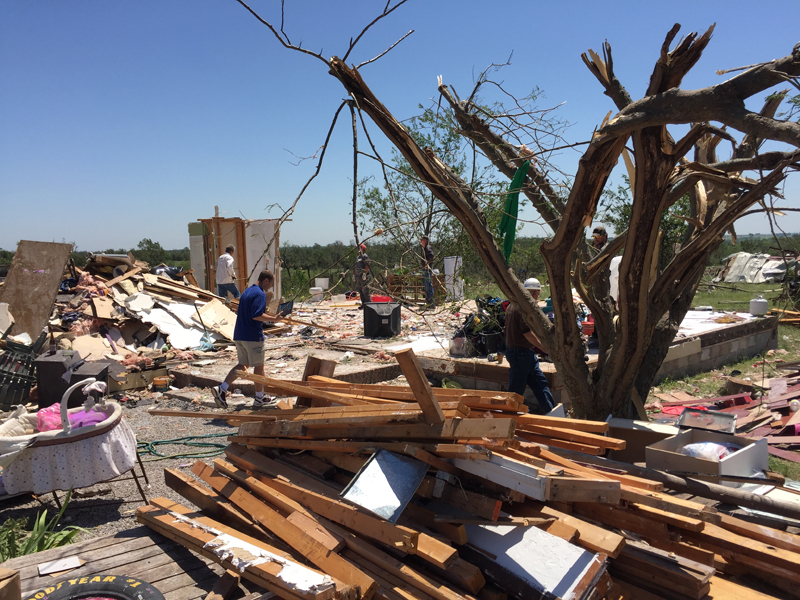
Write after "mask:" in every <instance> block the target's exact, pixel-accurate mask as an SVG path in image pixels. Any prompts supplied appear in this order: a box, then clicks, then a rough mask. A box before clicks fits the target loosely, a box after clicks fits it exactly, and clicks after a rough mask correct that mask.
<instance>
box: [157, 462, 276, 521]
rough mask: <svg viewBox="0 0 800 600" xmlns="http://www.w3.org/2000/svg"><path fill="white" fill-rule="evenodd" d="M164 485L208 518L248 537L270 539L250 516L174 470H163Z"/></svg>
mask: <svg viewBox="0 0 800 600" xmlns="http://www.w3.org/2000/svg"><path fill="white" fill-rule="evenodd" d="M164 483H166V484H167V486H168V487H169V488H171V489H173V490H175V491H176V492H178V493H179V494H180V495H181V496H183V497H184V498H186V499H187V500H188V501H189V502H191V503H192V504H194V505H195V506H197V507H198V508H199V509H200V510H202V511H203V512H204V513H206V514H207V515H208V516H210V517H213V518H215V519H217V520H218V521H224V522H225V523H229V524H230V525H232V526H233V527H234V528H236V529H240V530H241V531H244V532H247V533H249V534H250V535H253V534H255V535H256V536H258V535H261V536H265V537H271V536H268V534H266V532H265V531H264V530H263V529H261V527H260V526H258V525H256V524H255V523H254V522H253V520H252V518H250V516H248V515H246V514H244V513H242V512H240V511H239V510H238V509H237V508H235V507H234V506H231V504H230V503H228V502H226V501H225V500H224V498H223V497H222V496H220V495H219V494H217V493H216V492H213V491H212V490H210V489H208V488H207V487H205V486H203V485H200V484H199V483H198V482H197V480H195V479H193V478H192V477H189V476H188V475H186V474H184V473H181V472H180V471H178V470H176V469H164Z"/></svg>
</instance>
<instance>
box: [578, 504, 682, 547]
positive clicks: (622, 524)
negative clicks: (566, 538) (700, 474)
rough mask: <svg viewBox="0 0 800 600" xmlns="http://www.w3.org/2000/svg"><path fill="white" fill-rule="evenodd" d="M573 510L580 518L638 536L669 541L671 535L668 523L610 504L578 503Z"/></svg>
mask: <svg viewBox="0 0 800 600" xmlns="http://www.w3.org/2000/svg"><path fill="white" fill-rule="evenodd" d="M572 510H573V511H574V513H575V514H576V515H578V516H583V517H586V518H588V519H592V520H593V521H597V522H598V523H603V524H604V525H609V526H611V527H617V528H619V529H622V530H625V531H630V532H633V533H636V534H638V535H642V536H647V537H654V538H657V539H662V540H669V539H671V538H670V533H669V529H668V528H667V525H666V523H663V522H659V521H655V520H653V519H651V518H650V517H649V516H646V515H642V514H637V513H633V512H632V511H629V510H624V509H622V508H618V507H614V506H610V505H608V504H595V503H588V502H576V503H574V504H573V505H572Z"/></svg>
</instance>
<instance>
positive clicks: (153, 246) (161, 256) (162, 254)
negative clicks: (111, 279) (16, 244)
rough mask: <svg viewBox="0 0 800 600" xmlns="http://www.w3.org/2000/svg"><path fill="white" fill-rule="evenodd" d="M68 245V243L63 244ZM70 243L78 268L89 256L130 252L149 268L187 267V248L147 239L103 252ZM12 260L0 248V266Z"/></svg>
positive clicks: (9, 253)
mask: <svg viewBox="0 0 800 600" xmlns="http://www.w3.org/2000/svg"><path fill="white" fill-rule="evenodd" d="M65 243H70V242H65ZM71 243H72V248H73V250H72V254H71V257H72V260H73V261H75V264H76V265H77V266H79V267H84V266H86V261H87V260H88V259H89V254H128V252H132V253H133V256H134V257H135V258H136V259H137V260H142V261H144V262H146V263H147V264H149V265H150V266H156V265H160V264H162V263H163V264H165V265H168V266H176V267H187V268H188V266H189V247H188V246H187V247H186V248H180V249H178V250H165V249H164V248H162V247H161V244H159V243H158V242H154V241H153V240H151V239H149V238H145V239H143V240H142V241H141V242H139V244H138V245H137V246H136V247H135V248H129V249H125V248H107V249H105V250H95V251H88V250H79V249H78V245H77V244H76V243H75V242H71ZM12 258H14V251H13V250H3V249H2V248H0V264H5V265H7V264H10V263H11V259H12Z"/></svg>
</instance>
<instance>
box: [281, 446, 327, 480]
mask: <svg viewBox="0 0 800 600" xmlns="http://www.w3.org/2000/svg"><path fill="white" fill-rule="evenodd" d="M280 461H281V462H285V463H286V464H288V465H290V466H292V467H294V468H295V469H301V470H302V471H305V472H306V473H308V474H310V475H313V476H314V477H318V478H319V479H330V477H331V476H333V474H334V473H335V472H336V469H335V468H334V467H333V466H332V465H330V464H328V463H326V462H325V461H322V460H320V459H318V458H316V457H314V456H311V455H310V454H290V453H288V452H287V453H286V454H282V455H281V457H280Z"/></svg>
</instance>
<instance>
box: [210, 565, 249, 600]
mask: <svg viewBox="0 0 800 600" xmlns="http://www.w3.org/2000/svg"><path fill="white" fill-rule="evenodd" d="M240 580H241V577H240V576H239V574H238V573H236V572H234V571H225V573H223V574H222V577H220V578H219V580H218V581H217V583H215V584H214V588H213V589H212V590H211V591H210V592H209V593H208V596H206V598H205V600H229V599H230V598H231V597H232V596H233V594H234V592H236V591H237V590H238V589H239V581H240Z"/></svg>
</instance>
